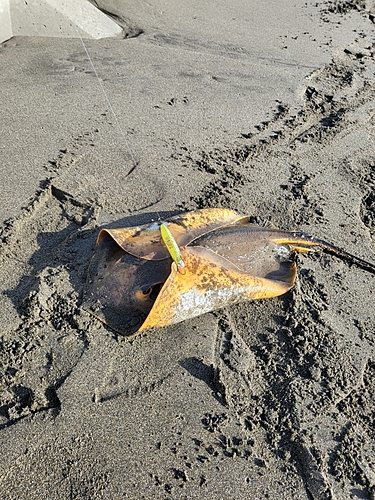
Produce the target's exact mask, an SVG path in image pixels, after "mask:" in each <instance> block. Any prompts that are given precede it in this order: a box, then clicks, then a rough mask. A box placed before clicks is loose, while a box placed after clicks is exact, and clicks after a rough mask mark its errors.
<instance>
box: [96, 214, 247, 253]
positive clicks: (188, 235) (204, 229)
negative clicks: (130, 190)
mask: <svg viewBox="0 0 375 500" xmlns="http://www.w3.org/2000/svg"><path fill="white" fill-rule="evenodd" d="M247 220H248V217H243V216H240V215H238V214H237V212H235V211H234V210H229V209H224V208H207V209H203V210H198V211H196V212H187V213H184V214H181V215H177V216H175V217H171V218H170V219H168V220H167V221H163V223H164V224H165V225H167V226H168V229H169V231H170V232H171V233H172V236H173V237H174V239H175V241H176V243H177V244H178V245H179V246H186V245H188V244H189V243H191V242H192V241H193V240H195V239H196V238H198V237H199V236H202V235H203V234H206V233H209V232H212V231H215V230H216V229H218V228H220V227H223V226H227V225H229V224H233V223H235V222H240V221H243V222H245V221H247ZM160 224H161V222H160V223H159V222H154V223H152V224H145V225H142V226H136V227H128V228H120V229H102V231H101V232H100V233H99V237H98V241H100V239H101V238H102V237H103V233H107V234H109V235H110V236H111V238H113V240H114V241H116V243H117V244H118V246H119V247H121V248H122V249H123V250H125V251H126V252H128V253H130V254H131V255H134V256H136V257H140V258H142V259H147V260H161V259H166V258H168V257H169V252H168V250H167V248H166V247H165V245H164V243H163V242H162V240H161V236H160Z"/></svg>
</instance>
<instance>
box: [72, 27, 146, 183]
mask: <svg viewBox="0 0 375 500" xmlns="http://www.w3.org/2000/svg"><path fill="white" fill-rule="evenodd" d="M74 28H75V30H76V32H77V34H78V37H79V39H80V40H81V43H82V46H83V48H84V50H85V52H86V55H87V58H88V60H89V61H90V64H91V67H92V69H93V71H94V74H95V76H96V79H97V80H98V82H99V86H100V88H101V90H102V92H103V95H104V97H105V100H106V102H107V104H108V107H109V109H110V111H111V113H112V115H113V117H114V119H115V122H116V125H117V128H118V130H119V131H120V134H121V136H122V138H123V140H124V143H125V146H126V147H127V149H128V152H129V154H130V157H131V159H132V163H133V166H132V168H131V169H130V170H129V172H128V173H127V174H126V177H127V176H128V175H130V174H131V173H132V172H133V171H134V169H135V168H136V167H137V166H138V162H137V161H136V159H135V157H134V154H133V151H132V149H131V147H130V143H129V141H128V139H127V138H126V135H125V133H124V131H123V129H122V128H121V125H120V122H119V120H118V118H117V115H116V113H115V110H114V109H113V106H112V104H111V101H110V100H109V97H108V94H107V92H106V91H105V88H104V85H103V83H102V81H101V79H100V78H99V75H98V72H97V71H96V68H95V65H94V62H93V60H92V58H91V56H90V53H89V51H88V49H87V47H86V44H85V42H84V41H83V38H82V36H81V33H80V32H79V30H78V28H77V26H76V25H74Z"/></svg>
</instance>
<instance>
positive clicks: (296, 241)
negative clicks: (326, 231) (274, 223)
mask: <svg viewBox="0 0 375 500" xmlns="http://www.w3.org/2000/svg"><path fill="white" fill-rule="evenodd" d="M274 241H275V242H276V243H280V244H287V245H289V246H290V247H292V248H293V250H295V251H296V252H311V251H313V252H314V251H319V250H323V251H325V252H327V253H330V254H333V255H336V256H337V257H339V258H341V259H343V260H345V261H348V262H352V263H353V264H355V265H356V266H358V267H360V268H362V269H365V270H366V271H369V272H371V273H374V274H375V264H373V263H372V262H368V261H367V260H364V259H361V258H360V257H357V256H356V255H353V254H351V253H349V252H347V251H346V250H343V249H342V248H340V247H337V246H336V245H333V244H332V243H328V242H327V241H324V240H321V239H319V238H315V237H314V236H310V235H309V234H307V233H304V232H287V231H285V232H279V233H278V235H277V236H276V238H274Z"/></svg>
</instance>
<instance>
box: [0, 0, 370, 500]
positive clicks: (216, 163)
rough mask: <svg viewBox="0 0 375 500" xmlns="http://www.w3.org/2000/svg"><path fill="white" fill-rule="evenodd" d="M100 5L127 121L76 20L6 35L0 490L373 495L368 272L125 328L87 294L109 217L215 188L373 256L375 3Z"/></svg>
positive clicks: (340, 272) (306, 263) (308, 264)
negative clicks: (156, 324) (109, 24)
mask: <svg viewBox="0 0 375 500" xmlns="http://www.w3.org/2000/svg"><path fill="white" fill-rule="evenodd" d="M97 4H99V6H101V7H102V8H104V9H105V10H107V11H110V12H112V13H113V14H115V15H117V16H118V17H117V18H118V19H119V18H120V21H121V22H122V24H123V26H124V27H125V32H126V33H127V34H128V35H129V37H128V38H126V39H108V40H100V41H87V42H86V45H87V48H88V50H89V52H90V55H91V57H92V59H93V61H94V64H95V67H96V70H97V72H98V74H99V77H100V79H101V82H102V84H103V86H104V88H105V92H106V93H107V95H108V98H109V100H110V102H111V104H112V106H113V108H114V110H115V112H116V115H117V120H118V123H119V125H120V127H121V129H122V133H121V132H120V131H119V126H118V124H117V123H116V120H115V119H114V117H113V115H112V114H111V110H110V109H109V106H108V103H107V102H106V100H105V98H104V96H103V93H102V90H101V88H100V85H99V83H98V80H97V78H96V77H95V74H94V72H93V70H92V68H91V66H90V63H89V61H88V59H87V56H86V53H85V51H84V49H83V46H82V44H81V42H80V40H79V39H58V38H56V39H46V38H26V37H25V38H13V39H11V40H10V41H8V42H5V43H3V44H2V45H1V46H0V68H1V71H0V94H1V111H0V115H1V120H0V124H1V125H0V126H1V132H0V137H1V139H0V148H1V165H0V171H1V179H2V182H1V184H0V217H1V221H2V228H1V230H0V231H1V240H0V241H1V249H0V262H1V265H0V276H1V284H2V287H1V288H2V295H1V299H0V300H1V307H0V315H1V316H0V318H1V319H0V325H1V330H0V335H1V336H0V341H1V344H0V346H1V353H0V354H1V360H0V368H1V387H0V389H1V392H0V428H1V430H0V439H1V445H0V446H1V449H0V457H1V459H0V497H1V498H2V499H3V500H8V499H25V500H31V499H48V500H52V499H59V500H61V499H120V498H129V499H140V498H145V499H149V498H156V499H169V498H171V499H172V498H181V499H182V498H187V499H190V498H197V499H198V498H199V499H202V498H210V499H211V498H212V499H233V500H235V499H236V500H237V499H263V498H272V499H275V498H277V499H331V498H335V499H349V498H355V499H373V498H375V441H374V437H375V395H374V394H375V322H374V306H375V301H374V285H375V277H374V275H372V274H370V273H367V272H365V271H363V270H361V269H358V268H356V267H354V266H350V265H348V264H347V263H345V262H343V261H340V260H338V259H337V258H335V257H330V256H325V255H313V256H306V257H304V256H301V257H299V263H298V280H297V284H296V286H295V288H294V289H293V290H292V291H291V292H289V293H288V294H286V295H285V296H283V297H280V298H276V299H269V300H264V301H260V302H250V303H245V304H240V305H238V306H234V307H230V308H227V309H225V310H221V311H218V312H216V313H211V314H207V315H205V316H202V317H199V318H196V319H194V320H191V321H186V322H184V323H182V324H179V325H176V326H173V327H169V328H164V329H160V330H157V331H155V332H146V333H144V334H142V335H139V336H138V337H135V338H134V339H127V338H123V337H120V336H118V335H116V334H115V333H114V332H113V331H111V330H110V329H108V328H106V327H105V326H104V325H103V324H101V323H100V322H99V321H97V320H96V319H94V318H93V317H91V316H89V315H88V314H87V313H86V312H85V311H83V310H82V309H81V307H80V304H81V292H82V288H83V286H84V282H85V276H86V271H87V266H88V264H89V261H90V258H91V255H92V252H93V248H94V244H95V238H96V235H97V233H98V230H99V228H100V227H102V226H104V225H108V224H111V225H117V226H125V225H127V226H128V225H133V224H134V225H135V224H138V223H143V222H147V221H150V220H151V219H155V218H158V217H159V216H160V217H165V216H167V215H170V214H175V213H178V212H179V211H183V210H195V209H197V208H202V207H216V206H219V207H230V208H233V209H236V210H238V211H239V212H241V213H245V214H249V215H251V216H252V218H253V220H254V221H256V222H258V223H260V224H264V223H267V222H270V223H271V224H272V225H274V226H276V227H280V228H282V229H301V230H305V231H307V232H309V233H311V234H314V235H315V236H317V237H320V238H325V239H327V240H328V241H331V242H333V243H335V244H337V245H339V246H341V247H343V248H345V249H347V250H348V251H349V252H351V253H354V254H357V255H359V256H360V257H362V258H364V259H366V260H370V261H372V262H374V261H375V246H374V235H375V212H374V211H375V197H374V189H375V163H374V158H375V147H374V132H375V108H374V97H375V90H374V89H375V87H374V69H375V64H374V57H375V45H374V41H375V34H374V24H373V22H374V14H373V13H372V12H371V9H372V10H373V11H374V10H375V9H374V8H373V5H372V2H371V1H370V2H364V1H360V0H357V1H352V2H346V1H345V0H343V1H321V2H315V1H308V2H305V1H283V2H274V1H270V0H268V1H264V2H250V1H248V0H236V1H234V2H228V1H226V0H225V1H224V0H220V1H217V2H213V1H212V2H201V1H199V2H198V1H197V2H182V1H179V2H174V1H172V0H170V1H169V2H165V1H159V0H157V1H155V2H152V3H150V2H143V3H141V2H138V1H135V0H134V1H130V2H121V1H120V0H102V1H98V2H97ZM129 146H130V148H131V152H130V151H129ZM132 155H133V157H134V161H133V160H132V158H131V156H132ZM134 162H136V167H135V168H133V167H134Z"/></svg>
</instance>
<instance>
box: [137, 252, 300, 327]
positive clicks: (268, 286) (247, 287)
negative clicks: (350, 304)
mask: <svg viewBox="0 0 375 500" xmlns="http://www.w3.org/2000/svg"><path fill="white" fill-rule="evenodd" d="M193 248H194V247H193ZM181 254H182V258H183V260H184V263H185V267H184V269H183V273H181V272H180V271H178V269H177V266H176V264H175V263H174V262H173V263H172V269H171V274H170V276H169V277H168V279H167V281H166V282H165V283H164V286H163V288H162V289H161V291H160V293H159V295H158V297H157V299H156V301H155V303H154V306H153V308H152V310H151V312H150V314H149V315H148V317H147V319H146V321H145V322H144V323H143V325H142V326H141V328H140V329H139V331H140V332H141V331H143V330H146V329H148V328H154V327H162V326H167V325H171V324H174V323H179V322H181V321H184V320H186V319H188V318H192V317H195V316H199V315H201V314H204V313H206V312H209V311H213V310H215V309H218V308H220V307H223V306H224V305H229V304H233V303H236V302H239V301H242V300H246V299H248V300H249V299H266V298H270V297H276V296H278V295H282V294H284V293H286V292H287V291H288V290H289V289H290V288H291V287H292V286H293V284H294V280H295V276H296V266H295V263H294V262H293V263H291V264H290V270H291V274H290V279H289V282H282V281H275V280H269V279H266V278H259V277H256V276H249V275H247V274H244V273H241V272H240V271H236V270H232V269H227V268H225V267H223V266H221V265H219V264H216V263H213V262H210V261H208V260H206V259H204V258H202V257H201V256H199V255H198V256H197V255H194V254H193V253H191V252H190V251H189V247H187V249H185V250H181Z"/></svg>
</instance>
